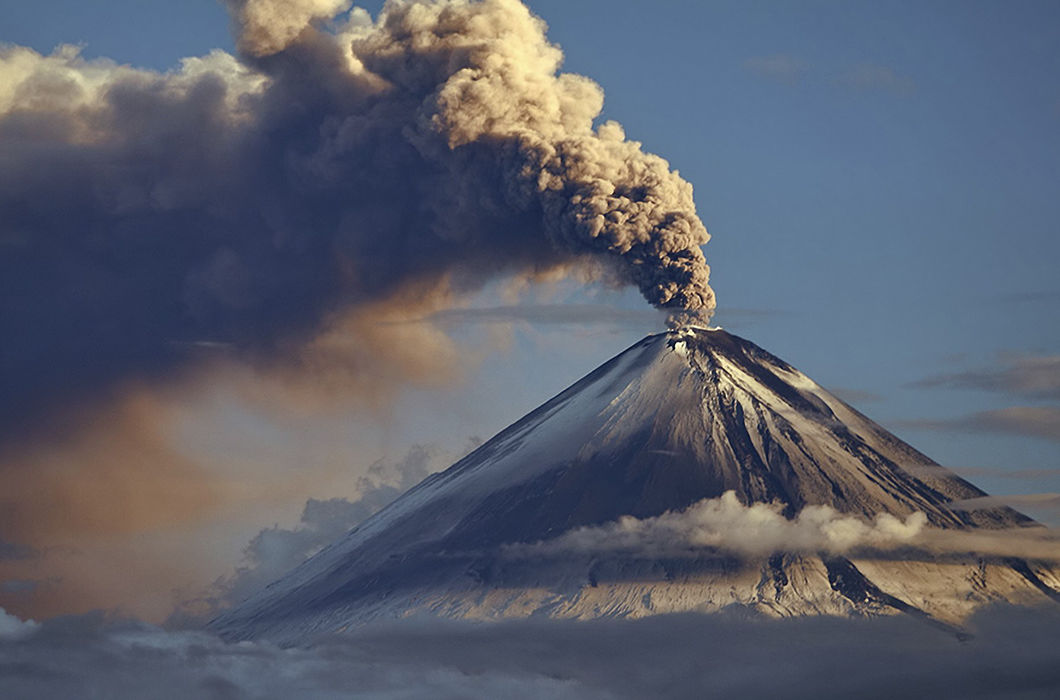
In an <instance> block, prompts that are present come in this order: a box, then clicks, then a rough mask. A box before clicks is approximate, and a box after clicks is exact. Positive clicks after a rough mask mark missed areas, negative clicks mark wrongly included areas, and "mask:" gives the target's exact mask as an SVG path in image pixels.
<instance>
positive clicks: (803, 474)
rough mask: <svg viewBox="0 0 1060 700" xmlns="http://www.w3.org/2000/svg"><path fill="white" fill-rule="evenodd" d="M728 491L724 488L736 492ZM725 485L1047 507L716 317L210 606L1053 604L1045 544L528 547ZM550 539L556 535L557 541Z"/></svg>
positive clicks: (618, 610) (633, 355) (973, 515)
mask: <svg viewBox="0 0 1060 700" xmlns="http://www.w3.org/2000/svg"><path fill="white" fill-rule="evenodd" d="M729 492H731V494H730V493H729ZM726 494H728V495H727V496H726V497H727V498H729V499H732V498H733V496H735V498H736V499H737V500H738V501H739V503H741V504H743V505H745V506H751V505H753V504H759V503H768V504H772V507H773V508H774V509H775V510H776V511H777V512H779V513H780V514H782V515H784V516H785V517H787V518H794V517H795V516H796V515H797V514H798V513H800V512H801V511H802V510H803V509H805V508H807V507H810V506H828V507H829V508H831V509H834V511H836V512H838V513H839V514H843V515H845V516H849V517H852V518H857V519H860V520H864V521H866V522H868V521H872V519H874V518H878V517H879V516H880V515H881V514H888V515H892V516H894V517H895V518H898V519H904V518H908V517H909V516H911V515H913V514H917V513H920V514H923V515H922V516H917V517H921V518H923V519H925V520H926V522H927V523H928V524H929V526H931V527H934V528H940V529H944V530H977V529H989V530H994V529H1011V528H1021V527H1033V526H1034V525H1035V524H1034V523H1033V521H1031V520H1030V519H1029V518H1027V517H1026V516H1024V515H1022V514H1020V513H1018V512H1016V511H1014V510H1012V509H1009V508H1005V507H997V508H990V509H980V510H961V509H958V508H951V507H950V505H951V504H953V503H955V502H957V501H964V500H967V499H973V498H978V497H982V496H985V495H986V494H985V493H984V492H983V491H981V490H980V489H978V488H976V487H975V486H973V485H972V484H970V483H968V482H966V481H964V480H963V479H961V478H959V477H958V476H957V475H955V474H953V473H952V472H949V471H948V470H946V469H944V468H942V467H940V466H939V465H937V464H935V463H934V462H932V461H931V460H930V459H928V458H927V457H926V456H924V455H923V454H921V453H920V452H918V451H916V450H915V449H913V448H912V447H910V446H909V445H907V444H906V443H904V442H902V441H901V440H900V439H898V438H897V437H895V436H894V435H892V434H890V433H889V432H887V431H886V430H884V429H883V428H881V427H880V426H879V425H877V424H875V423H873V422H872V421H871V420H869V419H868V418H866V417H865V416H863V415H862V414H861V413H859V412H858V411H856V410H855V409H853V408H851V407H850V406H848V405H847V404H846V403H844V402H843V401H841V400H839V399H838V398H836V397H835V396H833V395H832V394H830V393H828V392H827V391H825V390H824V389H822V388H821V387H820V386H818V385H817V384H816V383H814V382H813V381H812V380H811V379H809V378H808V377H807V376H806V375H804V374H802V373H801V372H799V371H798V370H796V369H795V368H794V367H792V366H790V365H789V364H787V363H786V362H784V361H783V360H780V359H779V358H777V357H775V356H773V355H771V354H770V353H768V352H766V351H765V350H763V349H761V348H759V347H758V346H756V345H754V344H753V343H750V342H748V341H746V340H744V339H742V338H739V337H736V336H734V335H731V334H729V333H726V332H725V331H722V330H720V329H705V328H693V327H686V328H681V329H676V330H671V331H668V332H665V333H660V334H656V335H651V336H648V337H647V338H645V339H643V340H641V341H640V342H638V343H636V344H635V345H633V346H632V347H630V348H629V349H628V350H626V351H625V352H623V353H621V354H620V355H618V356H616V357H614V358H613V359H611V360H610V361H608V362H606V363H605V364H603V365H602V366H600V367H599V368H598V369H596V370H595V371H593V372H592V373H590V374H589V375H587V376H586V377H584V378H583V379H581V380H580V381H578V382H577V383H575V384H574V385H572V386H571V387H570V388H568V389H566V390H565V391H563V392H562V393H560V394H559V395H557V396H556V397H555V398H553V399H551V400H550V401H548V402H547V403H545V404H544V405H542V406H541V407H539V408H538V409H536V410H534V411H533V412H531V413H530V414H528V415H526V416H525V417H523V418H522V419H520V420H519V421H517V422H516V423H514V424H513V425H511V426H510V427H508V428H507V429H505V430H503V431H502V432H501V433H499V434H498V435H496V436H495V437H493V438H492V439H491V440H489V441H488V442H486V443H484V444H483V445H482V446H481V447H479V448H478V449H477V450H475V451H474V452H472V453H471V454H469V455H468V456H467V457H465V458H463V459H462V460H460V461H459V462H457V463H456V464H454V465H453V466H451V467H450V468H449V469H447V470H445V471H443V472H440V473H438V474H435V475H432V476H430V477H428V478H427V479H425V480H424V481H423V482H421V483H420V484H418V485H417V486H415V487H413V488H412V489H410V490H409V491H408V492H407V493H405V494H404V495H403V496H401V497H400V498H398V499H397V500H395V501H394V502H393V503H392V504H391V505H389V506H388V507H386V508H385V509H383V510H382V511H380V512H379V513H377V514H376V515H375V516H373V517H371V518H369V519H368V520H366V521H365V522H364V523H362V524H361V525H359V526H358V527H356V528H354V529H353V530H352V531H350V532H349V533H348V534H347V535H345V536H344V537H343V538H342V539H340V540H339V541H337V542H335V543H333V544H332V545H330V546H329V547H327V548H325V549H324V550H322V551H320V552H319V553H317V554H316V555H315V556H313V557H311V558H310V559H308V560H307V561H306V562H305V563H303V564H302V565H301V566H299V567H298V568H296V569H295V570H293V571H292V572H290V573H289V574H288V575H286V576H285V577H284V578H282V579H280V580H279V581H277V582H275V583H273V584H272V585H270V586H269V587H267V588H266V589H264V590H263V591H261V592H260V593H258V594H257V595H255V596H253V597H251V598H250V599H248V600H246V601H245V602H244V603H242V604H241V605H239V606H237V607H235V608H233V609H231V610H229V611H227V612H226V613H224V614H222V615H221V616H220V617H218V618H217V619H215V620H214V621H213V622H212V623H211V627H212V628H213V629H214V630H215V631H217V632H219V633H220V634H222V635H224V636H225V637H227V638H230V639H258V638H264V639H270V640H273V641H277V642H280V643H284V644H295V643H303V642H305V641H308V640H310V639H312V638H313V637H314V636H316V635H321V634H329V633H334V632H339V631H342V630H344V629H347V628H349V627H350V626H352V625H357V624H361V623H364V622H367V621H370V620H376V619H380V618H393V617H404V616H408V615H414V614H430V615H436V616H442V617H454V618H471V619H504V618H513V617H514V618H519V617H530V616H547V617H563V618H579V619H585V618H593V617H604V616H611V617H641V616H645V615H651V614H658V613H667V612H683V611H704V612H713V611H720V610H739V611H741V612H747V613H752V614H763V615H772V616H793V615H817V614H828V615H843V616H853V615H858V616H862V615H869V616H871V615H885V614H912V615H916V616H919V617H922V618H924V619H926V620H929V621H934V622H935V623H937V624H940V625H955V624H959V622H960V620H962V619H963V618H964V617H966V616H967V615H968V614H970V613H971V612H972V611H973V610H975V609H976V608H977V607H979V606H982V605H985V604H989V603H995V602H999V601H1007V602H1012V603H1021V604H1022V603H1037V602H1043V603H1048V604H1053V602H1055V601H1056V600H1057V599H1060V593H1058V591H1060V575H1058V574H1057V572H1056V571H1055V570H1054V569H1053V568H1051V566H1050V565H1048V564H1045V563H1042V562H1033V561H1026V560H1022V559H1013V558H997V557H994V558H989V557H981V556H976V555H972V554H964V555H952V554H951V555H945V556H925V555H922V554H921V555H916V554H915V553H910V552H903V553H894V552H892V553H889V554H880V553H872V552H869V553H865V554H863V555H859V556H854V555H846V556H839V555H836V554H830V553H828V552H823V551H822V552H805V551H803V552H789V551H783V550H780V551H774V552H770V553H768V554H765V555H755V556H752V555H747V554H738V553H734V552H732V551H727V550H725V549H722V548H716V547H701V548H698V549H695V550H694V551H693V552H691V554H689V553H688V552H685V553H683V554H682V555H675V554H674V553H672V552H669V551H658V552H651V551H632V552H631V551H622V550H618V549H616V550H603V551H597V552H593V551H577V552H560V553H559V554H556V553H551V554H542V555H541V556H511V552H512V551H513V546H514V547H518V546H524V549H527V550H528V551H530V552H531V553H532V552H533V551H534V548H533V545H535V543H547V542H552V541H556V540H557V538H561V537H562V536H564V535H565V534H568V533H571V532H578V531H579V528H593V527H601V526H605V525H607V524H609V523H614V522H616V521H619V520H620V519H622V518H629V517H632V518H636V519H650V518H655V517H658V516H661V515H663V514H665V513H677V512H681V511H683V510H685V509H687V508H689V507H690V506H693V505H694V504H697V503H700V502H703V501H704V499H717V498H721V497H723V495H726ZM542 551H547V550H542Z"/></svg>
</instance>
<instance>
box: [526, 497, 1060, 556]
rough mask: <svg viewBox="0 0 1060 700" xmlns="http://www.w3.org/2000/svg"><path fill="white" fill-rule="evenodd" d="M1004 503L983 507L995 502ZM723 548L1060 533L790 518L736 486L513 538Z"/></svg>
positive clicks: (1019, 548)
mask: <svg viewBox="0 0 1060 700" xmlns="http://www.w3.org/2000/svg"><path fill="white" fill-rule="evenodd" d="M996 505H998V504H997V503H992V504H987V505H986V506H977V505H976V504H961V505H960V507H961V508H964V509H967V508H969V507H989V506H996ZM703 548H717V549H722V550H726V551H731V552H735V553H737V554H746V555H750V556H761V555H768V554H770V553H773V552H778V551H784V552H822V551H823V552H830V553H833V554H846V553H851V552H855V551H858V550H877V551H878V550H895V549H922V550H926V551H929V552H931V553H933V554H943V553H951V554H963V553H975V554H980V555H987V556H990V555H994V556H1018V557H1027V558H1031V559H1045V560H1050V561H1060V535H1058V533H1057V532H1056V531H1054V530H1051V529H1048V528H1039V527H1033V528H1020V529H1013V530H985V529H975V530H948V529H941V528H935V527H929V526H928V525H927V516H925V515H924V514H923V513H920V512H916V513H912V514H910V515H909V516H908V517H906V519H905V520H901V519H899V518H897V517H895V516H893V515H890V514H887V513H881V514H880V515H877V516H876V518H875V520H873V521H872V522H866V521H864V520H861V519H858V518H855V517H852V516H848V515H843V514H842V513H840V512H838V511H837V510H835V509H834V508H831V507H829V506H807V507H806V508H803V509H802V511H801V512H799V514H798V515H797V516H796V517H795V518H793V519H790V520H789V519H788V518H785V517H784V515H782V513H781V506H780V505H778V504H766V503H755V504H752V505H750V506H745V505H743V504H742V503H740V501H739V499H738V498H737V497H736V493H735V492H734V491H726V492H725V493H724V494H723V495H722V496H721V497H720V498H713V499H704V500H702V501H699V502H698V503H695V504H693V505H692V506H690V507H689V508H688V509H686V510H683V511H679V512H675V511H670V512H667V513H664V514H662V515H660V516H657V517H654V518H644V519H639V518H634V517H632V516H625V517H622V518H619V519H618V520H617V521H615V522H612V523H607V524H605V525H600V526H594V527H582V528H578V529H576V530H572V531H570V532H568V533H565V534H563V535H561V536H560V537H557V538H555V539H552V540H546V541H544V542H538V543H535V544H529V545H523V544H520V545H513V546H510V547H508V548H507V552H508V553H509V554H511V555H512V556H517V557H532V556H542V555H543V556H551V555H563V554H568V553H569V554H579V553H595V552H614V551H623V552H644V553H645V554H647V555H650V556H682V555H689V554H694V553H696V552H697V551H699V550H702V549H703Z"/></svg>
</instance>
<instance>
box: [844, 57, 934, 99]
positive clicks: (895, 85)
mask: <svg viewBox="0 0 1060 700" xmlns="http://www.w3.org/2000/svg"><path fill="white" fill-rule="evenodd" d="M836 82H837V83H838V84H840V85H843V86H846V87H850V88H854V89H857V90H884V91H887V92H892V93H895V94H897V95H908V94H910V93H912V92H913V91H914V90H915V89H916V84H915V83H914V82H913V79H912V78H910V77H908V76H905V75H900V74H898V73H896V72H895V71H894V69H892V68H889V67H887V66H882V65H878V64H875V63H859V64H858V65H856V66H853V67H852V68H850V69H849V70H847V71H845V72H844V73H842V74H841V75H840V76H839V77H838V78H836Z"/></svg>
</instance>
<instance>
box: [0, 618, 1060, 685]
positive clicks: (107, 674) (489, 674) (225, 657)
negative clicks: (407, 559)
mask: <svg viewBox="0 0 1060 700" xmlns="http://www.w3.org/2000/svg"><path fill="white" fill-rule="evenodd" d="M0 619H3V618H0ZM970 625H971V629H972V631H973V632H974V637H973V638H972V639H971V640H970V641H967V642H964V643H961V642H958V641H956V639H955V638H954V637H953V636H951V635H948V634H945V633H943V632H940V631H938V630H935V629H933V628H930V627H927V626H925V625H923V624H921V623H919V622H917V621H915V620H912V619H909V618H904V617H900V618H888V619H875V620H843V619H834V618H802V619H788V620H765V619H751V620H747V619H736V618H733V617H728V616H725V615H715V616H702V615H694V614H689V615H676V616H659V617H653V618H647V619H643V620H596V621H589V622H576V621H569V620H566V621H555V620H545V621H519V622H506V623H496V624H475V623H467V622H444V621H431V620H414V621H405V622H403V623H393V624H388V625H376V626H372V627H366V628H362V629H360V630H357V631H355V632H353V633H351V634H349V635H347V636H344V637H342V638H337V639H334V640H330V641H328V642H324V643H322V644H319V645H318V646H316V647H313V648H309V649H286V650H284V649H279V648H277V647H275V646H272V645H269V644H258V643H247V642H244V643H240V644H226V643H224V642H222V641H220V640H219V639H217V638H216V637H212V636H210V635H207V634H204V633H199V632H165V631H162V630H160V629H158V628H155V627H151V626H147V625H144V624H141V623H133V622H112V621H107V620H105V619H104V618H103V617H102V616H94V615H88V616H82V617H73V618H61V619H56V620H51V621H48V622H45V623H43V624H41V625H39V626H38V627H34V628H32V629H31V630H29V631H28V632H25V631H23V632H20V633H19V634H17V635H14V636H12V635H9V634H6V633H5V632H3V631H0V696H3V697H19V698H23V697H107V698H114V699H117V700H121V699H123V698H142V697H152V698H161V699H165V698H188V697H196V698H259V699H267V698H291V697H298V698H340V697H342V698H345V697H350V695H351V693H355V694H356V696H357V697H359V698H432V699H434V698H468V697H505V698H541V697H549V698H579V699H595V698H612V699H616V700H621V699H624V698H646V697H666V698H702V697H741V696H742V697H785V698H814V699H815V700H820V699H821V698H849V697H879V698H888V697H960V698H1012V697H1020V698H1027V699H1034V698H1043V699H1044V698H1055V697H1056V696H1057V694H1058V693H1060V647H1058V646H1057V645H1056V630H1057V629H1060V608H1057V609H1052V608H1049V609H1036V610H1024V609H996V610H990V611H986V612H984V613H981V614H979V615H977V616H976V617H974V618H973V619H972V620H971V621H970Z"/></svg>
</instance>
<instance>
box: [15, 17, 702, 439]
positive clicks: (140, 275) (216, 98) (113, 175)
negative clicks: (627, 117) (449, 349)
mask: <svg viewBox="0 0 1060 700" xmlns="http://www.w3.org/2000/svg"><path fill="white" fill-rule="evenodd" d="M229 6H230V9H231V11H232V14H233V17H234V18H235V19H236V22H237V24H238V26H239V27H240V34H239V37H238V46H239V51H240V54H241V57H240V58H238V59H237V58H234V57H232V56H230V55H228V54H225V53H223V52H214V53H212V54H210V55H208V56H205V57H202V58H193V59H186V60H185V61H184V63H183V65H182V67H181V68H180V70H177V71H173V72H169V73H161V74H160V73H154V72H150V71H143V70H136V69H132V68H129V67H124V66H118V65H115V64H113V63H110V62H107V61H86V60H83V59H81V58H80V57H79V56H78V54H77V52H76V51H75V50H72V49H69V48H61V49H59V50H58V51H57V52H56V53H54V54H53V55H51V56H40V55H38V54H36V53H34V52H32V51H30V50H28V49H23V48H19V47H7V48H3V49H0V154H2V156H0V251H2V253H0V280H2V281H0V285H2V296H0V304H2V308H0V337H2V338H3V339H4V341H3V347H2V348H0V353H2V355H3V356H2V367H3V380H2V381H3V386H2V387H0V395H2V396H3V397H4V399H3V403H2V405H0V429H10V428H11V427H12V426H13V425H14V424H15V422H16V420H15V419H16V418H17V417H19V416H33V415H35V414H40V412H42V411H46V410H49V408H50V407H54V406H57V405H60V404H62V403H64V402H65V400H66V399H70V398H76V397H81V396H85V395H88V394H95V393H97V392H98V391H100V390H102V389H106V388H108V387H111V386H114V385H115V383H116V382H119V381H121V380H126V379H130V378H139V377H145V376H146V377H153V376H159V375H162V374H167V373H170V372H172V370H173V369H175V368H177V367H180V366H182V365H183V364H185V363H187V362H188V360H189V353H188V352H187V349H188V347H189V346H201V345H203V344H206V343H208V344H217V343H223V344H226V345H227V346H230V347H232V348H235V349H236V350H237V351H239V352H248V353H251V354H253V355H255V356H261V357H267V358H274V359H282V358H283V355H284V353H286V352H289V351H290V349H291V348H292V347H297V346H298V345H299V344H300V343H302V342H306V341H308V340H310V339H312V338H313V337H314V336H315V335H316V334H318V333H319V332H321V331H322V330H323V329H325V328H326V327H328V325H329V324H330V323H332V322H333V321H335V320H336V319H337V318H338V317H339V316H340V315H341V314H343V313H347V312H349V311H350V310H351V309H356V308H363V307H364V305H366V304H371V303H379V302H384V301H385V302H388V303H396V304H417V305H422V306H423V307H424V308H431V307H432V305H433V306H434V307H437V306H439V305H442V304H444V303H445V300H446V299H449V298H451V295H452V294H455V293H463V292H468V291H474V290H476V289H479V288H480V287H481V285H482V284H484V283H485V282H486V281H488V280H489V279H492V278H495V277H498V276H505V275H507V276H519V275H524V276H533V275H536V274H541V273H545V272H549V271H557V270H561V271H562V270H570V269H574V268H578V267H581V266H584V265H597V266H598V265H600V264H601V263H603V264H604V265H605V266H606V268H607V269H610V270H611V271H612V273H613V274H614V275H616V276H617V277H618V279H619V280H620V281H622V282H626V283H630V284H634V285H636V286H637V288H638V289H640V291H641V292H642V294H643V295H644V297H645V298H646V299H647V300H648V301H649V302H650V303H652V304H653V305H655V306H657V307H660V308H664V309H672V310H675V311H689V312H692V313H693V314H697V315H700V316H703V317H709V315H710V313H711V311H712V310H713V307H714V297H713V293H712V291H711V289H710V287H709V286H708V276H709V268H708V267H707V265H706V263H705V261H704V258H703V254H702V252H701V250H700V248H699V246H700V245H702V244H704V243H705V242H706V241H707V239H708V234H707V232H706V230H705V229H704V227H703V225H702V223H701V222H700V220H699V218H698V217H697V216H696V212H695V206H694V204H693V200H692V187H691V185H690V184H689V183H687V182H686V181H684V180H682V179H681V178H680V177H679V175H678V174H677V173H676V172H673V171H671V170H670V169H669V166H668V164H667V163H666V161H664V160H663V159H661V158H659V157H656V156H654V155H651V154H647V153H644V152H643V151H642V150H641V147H640V144H639V143H637V142H634V141H627V140H626V138H625V135H624V133H623V131H622V128H621V127H620V126H619V125H618V124H617V123H615V122H606V123H603V124H601V125H600V126H598V127H597V128H594V126H593V121H594V119H595V118H596V117H597V116H598V115H599V113H600V111H601V108H602V104H603V93H602V91H601V89H600V88H599V86H597V85H596V84H595V83H593V82H592V81H590V80H588V79H586V78H583V77H581V76H577V75H571V74H563V73H559V72H558V70H559V66H560V63H561V59H562V54H561V52H560V50H559V48H558V47H556V46H554V45H552V44H550V43H549V42H548V41H547V39H546V37H545V25H544V23H543V22H542V21H541V20H539V19H537V18H536V17H534V16H533V15H531V14H530V12H529V11H528V10H527V8H526V7H524V6H523V5H522V4H521V3H520V2H518V0H484V1H482V2H469V1H467V0H448V1H441V2H407V1H402V0H397V1H391V2H388V3H387V5H386V7H385V8H384V10H383V11H382V13H381V15H380V17H379V18H378V20H377V21H374V22H373V21H372V19H371V18H370V17H369V16H368V15H367V13H365V12H363V11H361V10H353V11H352V12H350V13H349V14H348V15H347V16H345V17H343V18H342V19H341V20H335V21H332V22H331V23H330V25H329V26H330V29H325V28H323V23H324V22H325V21H327V20H330V19H331V18H332V17H334V16H335V15H336V14H338V13H341V12H344V11H345V10H346V9H347V6H348V4H347V2H345V0H296V1H288V0H231V1H230V2H229Z"/></svg>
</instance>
